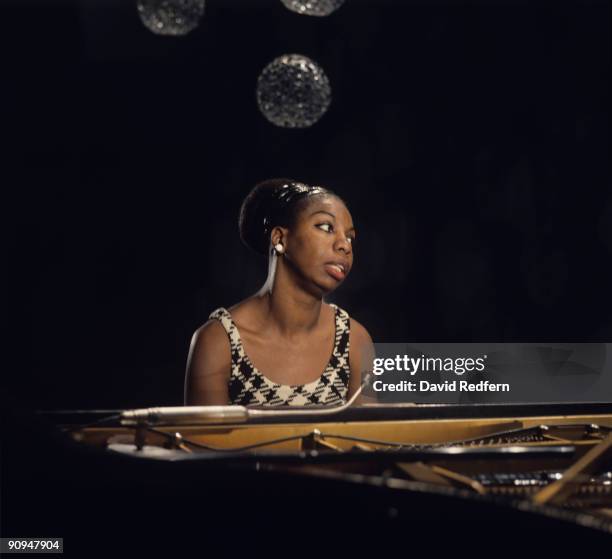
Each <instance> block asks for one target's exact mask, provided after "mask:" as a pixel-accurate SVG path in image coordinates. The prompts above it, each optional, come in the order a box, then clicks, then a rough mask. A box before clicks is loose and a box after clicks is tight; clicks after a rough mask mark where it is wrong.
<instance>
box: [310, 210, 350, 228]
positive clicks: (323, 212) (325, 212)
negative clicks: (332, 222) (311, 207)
mask: <svg viewBox="0 0 612 559" xmlns="http://www.w3.org/2000/svg"><path fill="white" fill-rule="evenodd" d="M315 214H327V215H331V216H332V217H333V218H334V219H336V216H335V215H334V214H333V213H331V212H328V211H326V210H317V211H316V212H312V213H311V214H310V216H309V217H312V216H313V215H315ZM347 231H355V228H354V227H351V228H350V229H347Z"/></svg>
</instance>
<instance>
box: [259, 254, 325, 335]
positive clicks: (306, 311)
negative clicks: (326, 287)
mask: <svg viewBox="0 0 612 559" xmlns="http://www.w3.org/2000/svg"><path fill="white" fill-rule="evenodd" d="M273 260H276V257H274V258H272V259H271V262H270V267H269V273H268V279H267V280H266V283H265V284H264V285H263V287H262V288H261V289H260V290H259V291H258V292H257V293H256V295H255V297H256V298H257V300H258V302H259V304H260V305H261V311H262V314H263V316H264V317H265V321H266V322H267V323H268V328H270V327H271V328H272V329H276V330H277V331H278V334H280V335H281V336H283V337H284V338H287V339H288V340H291V339H292V338H296V337H300V336H303V335H304V334H310V333H312V332H313V331H314V330H315V329H316V328H317V327H318V326H319V325H320V315H321V303H322V299H321V298H320V297H315V296H314V295H312V294H310V293H307V292H306V291H304V290H303V289H301V288H300V287H299V286H298V285H296V283H295V282H294V281H292V280H291V279H290V278H289V277H288V276H287V274H283V273H282V272H281V273H280V274H279V273H278V268H277V267H276V265H275V264H276V262H272V261H273ZM278 264H280V263H278Z"/></svg>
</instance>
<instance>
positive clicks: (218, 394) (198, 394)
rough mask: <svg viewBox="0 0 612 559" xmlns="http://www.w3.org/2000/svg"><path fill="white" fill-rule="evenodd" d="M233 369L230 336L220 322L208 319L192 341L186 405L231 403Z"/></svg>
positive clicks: (188, 359)
mask: <svg viewBox="0 0 612 559" xmlns="http://www.w3.org/2000/svg"><path fill="white" fill-rule="evenodd" d="M231 366H232V355H231V349H230V344H229V339H228V337H227V333H226V331H225V329H224V328H223V326H222V325H221V324H220V323H219V321H218V320H209V321H208V322H207V323H206V324H204V325H203V326H201V327H200V328H198V329H197V330H196V331H195V333H194V335H193V337H192V338H191V346H190V348H189V356H188V357H187V371H186V373H185V405H186V406H207V405H226V404H228V403H229V396H228V389H227V384H228V381H229V376H230V372H231Z"/></svg>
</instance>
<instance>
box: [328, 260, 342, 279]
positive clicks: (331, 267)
mask: <svg viewBox="0 0 612 559" xmlns="http://www.w3.org/2000/svg"><path fill="white" fill-rule="evenodd" d="M325 271H326V272H327V273H328V274H329V275H330V276H331V277H332V278H334V279H335V280H337V281H342V280H343V279H344V278H345V276H346V274H345V273H344V272H343V271H342V270H341V269H340V267H339V266H336V265H335V264H325Z"/></svg>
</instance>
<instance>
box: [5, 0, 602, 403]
mask: <svg viewBox="0 0 612 559" xmlns="http://www.w3.org/2000/svg"><path fill="white" fill-rule="evenodd" d="M2 8H3V9H2V12H3V20H4V21H5V24H4V26H5V30H4V32H3V34H2V39H1V40H2V43H3V45H2V50H3V59H4V63H3V64H4V76H3V84H4V85H3V88H4V93H5V94H6V98H5V99H6V100H5V102H4V103H3V107H2V114H1V116H2V121H3V122H4V126H3V128H4V131H5V135H6V136H7V137H8V139H9V144H10V148H11V149H10V150H9V151H8V152H7V151H5V154H8V157H7V162H8V165H6V166H5V169H8V170H9V171H10V172H9V173H5V180H6V183H5V188H6V192H8V193H9V194H10V196H9V198H8V203H7V205H6V207H5V208H6V209H7V210H8V214H9V215H8V216H7V217H8V218H10V219H9V221H8V223H10V228H9V232H8V238H9V255H8V266H7V269H8V272H9V273H8V278H9V289H8V296H9V306H8V310H9V316H10V320H9V329H10V333H11V334H12V337H11V339H12V343H11V347H10V352H9V355H10V356H11V357H13V358H14V359H13V360H12V363H11V366H10V367H9V370H8V374H7V375H5V381H8V388H9V392H10V393H11V394H12V395H13V396H14V397H16V398H18V399H20V400H22V401H23V402H24V404H27V405H29V406H32V407H33V408H43V409H54V408H55V409H61V408H81V409H88V408H96V407H97V408H124V407H134V406H148V405H176V404H181V403H182V391H183V375H184V365H185V360H186V355H187V350H188V345H189V340H190V337H191V334H192V332H193V331H194V329H195V328H197V327H198V326H199V325H200V324H201V323H202V322H204V321H205V320H206V319H207V316H208V314H209V313H210V312H211V311H212V310H213V309H215V308H217V307H219V306H226V307H227V306H231V305H232V304H234V303H236V302H237V301H239V300H241V299H243V298H245V297H247V296H248V295H250V294H252V293H253V292H254V291H256V290H257V289H258V288H259V287H260V286H261V284H262V283H263V281H264V279H265V272H266V263H265V262H264V261H263V260H262V259H261V258H260V257H258V256H256V255H254V254H250V253H249V251H248V250H247V249H246V248H245V247H244V246H242V245H241V243H240V240H239V237H238V230H237V215H238V209H239V206H240V203H241V201H242V199H243V197H244V196H245V194H246V193H247V192H248V191H249V190H250V188H252V186H253V185H254V184H255V183H256V182H257V181H259V180H263V179H266V178H270V177H275V176H290V177H295V178H297V179H299V180H303V181H305V182H308V183H311V184H323V185H325V186H328V187H330V188H332V189H334V190H336V191H337V192H339V193H340V194H341V195H342V196H343V197H344V198H345V199H346V201H347V203H348V205H349V208H350V210H351V211H352V213H353V218H354V221H355V225H356V227H357V243H356V245H355V267H354V270H353V272H352V274H351V276H350V277H349V278H348V280H347V281H346V283H345V285H343V286H341V287H340V289H339V290H338V291H337V292H336V293H333V294H332V295H331V296H330V297H328V300H329V301H333V302H336V303H338V304H339V305H340V306H342V307H343V308H346V309H347V310H348V312H349V313H350V314H351V315H352V316H353V317H355V318H356V319H357V320H359V321H360V322H361V323H362V324H364V325H365V326H366V328H367V329H368V330H369V332H370V334H371V336H372V338H373V339H374V341H375V342H407V341H568V342H579V341H610V335H611V334H612V312H611V310H610V299H611V298H610V294H609V291H610V287H609V286H610V285H611V284H612V281H611V280H612V274H611V272H610V269H611V268H610V258H611V256H612V255H611V251H612V196H611V194H610V188H609V187H610V173H609V165H608V151H609V145H608V126H609V111H608V95H609V79H610V78H609V57H610V40H609V37H610V33H609V31H610V29H609V15H610V14H609V11H610V8H609V3H608V2H607V1H572V2H558V1H555V2H520V1H512V2H510V1H506V2H501V1H496V2H490V1H487V2H484V1H483V2H478V1H472V2H453V1H434V2H424V1H421V2H409V1H406V2H399V1H395V2H391V1H381V0H376V1H374V0H371V1H361V0H348V1H347V2H346V4H345V5H344V6H343V7H342V8H341V9H340V10H338V11H337V12H336V13H334V14H333V15H332V16H330V17H328V18H314V17H304V16H300V15H297V14H295V13H292V12H290V11H288V10H287V9H286V8H284V7H283V6H282V4H281V3H280V1H278V0H266V1H248V2H247V1H241V2H237V1H227V0H223V1H221V0H219V1H216V0H209V1H208V2H207V6H206V13H205V16H204V18H203V19H202V22H201V25H200V26H199V28H198V29H196V30H194V31H193V32H191V33H190V34H189V35H187V36H186V37H178V38H172V37H161V36H157V35H154V34H153V33H151V32H150V31H148V30H147V29H146V28H145V27H144V26H143V25H142V23H141V22H140V19H139V17H138V14H137V11H136V8H135V3H134V2H128V1H112V2H111V1H101V0H100V1H93V0H89V1H81V2H76V1H75V2H50V1H45V2H42V1H41V2H32V1H23V0H20V1H19V2H4V3H2ZM284 53H300V54H304V55H307V56H309V57H312V58H313V59H314V60H316V61H317V62H318V63H319V64H320V65H321V66H322V67H323V69H324V70H325V72H326V74H327V75H328V77H329V79H330V82H331V86H332V88H333V101H332V104H331V107H330V109H329V111H328V113H327V114H326V115H324V117H323V118H322V119H321V120H320V122H318V123H317V124H315V125H314V126H313V127H312V128H309V129H302V130H288V129H280V128H276V127H274V126H273V125H271V124H270V123H269V122H268V121H267V120H265V118H264V117H263V116H262V115H261V114H260V113H259V111H258V108H257V105H256V102H255V93H254V90H255V83H256V80H257V76H258V75H259V73H260V72H261V70H262V69H263V67H264V66H265V65H266V64H268V63H269V62H270V61H271V60H272V59H273V58H275V57H276V56H279V55H281V54H284Z"/></svg>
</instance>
